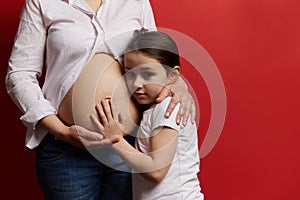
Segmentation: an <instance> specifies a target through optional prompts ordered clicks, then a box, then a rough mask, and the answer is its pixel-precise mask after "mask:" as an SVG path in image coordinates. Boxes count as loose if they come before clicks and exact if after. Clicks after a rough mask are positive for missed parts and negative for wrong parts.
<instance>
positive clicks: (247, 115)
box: [0, 0, 300, 200]
mask: <svg viewBox="0 0 300 200" xmlns="http://www.w3.org/2000/svg"><path fill="white" fill-rule="evenodd" d="M23 2H24V0H10V1H9V2H7V3H6V5H4V4H5V3H4V2H2V6H1V8H0V9H1V11H0V15H1V18H0V21H1V26H0V27H1V33H0V34H1V37H0V39H1V47H0V50H1V54H0V56H1V60H0V62H1V87H0V89H1V91H0V94H1V105H2V109H1V110H2V114H1V126H2V127H3V128H2V140H1V141H2V143H1V155H2V156H1V160H2V161H1V182H2V187H1V188H2V189H1V196H3V197H5V198H4V199H19V198H20V195H21V196H23V197H24V198H26V196H31V197H32V199H42V196H41V192H40V190H39V187H38V184H37V181H36V175H35V164H34V151H31V150H29V149H26V148H25V147H24V134H25V128H24V127H23V125H22V123H21V122H20V121H19V117H20V114H21V113H20V112H19V111H18V110H17V108H16V106H15V105H14V104H13V103H12V101H11V100H10V98H9V97H8V96H7V94H6V91H5V89H4V76H5V73H6V68H7V60H8V57H9V54H10V50H11V47H12V44H13V38H14V35H15V32H16V29H17V24H18V19H19V13H20V10H21V7H22V5H23ZM151 3H152V6H153V9H154V12H155V16H156V21H157V25H158V26H160V27H164V28H169V29H173V30H176V31H179V32H182V33H184V34H186V35H188V36H190V37H192V38H193V39H195V40H196V41H197V42H199V44H201V45H202V46H203V47H204V48H205V49H206V50H207V52H208V53H209V54H210V56H211V57H212V58H213V60H214V61H215V63H216V65H217V66H218V69H219V71H220V73H221V75H222V77H223V81H224V84H225V88H226V93H227V106H228V107H227V116H226V122H225V126H224V129H223V132H222V134H221V137H220V138H219V141H218V142H217V144H216V146H215V147H214V149H213V150H212V151H211V152H210V153H209V154H208V155H207V156H206V157H204V158H203V159H202V160H201V173H200V175H199V177H200V180H201V185H202V189H203V193H204V194H205V196H206V200H220V199H225V200H253V199H255V200H265V199H270V200H282V199H284V200H295V199H300V194H299V192H298V190H299V185H300V172H299V171H300V156H299V153H300V151H299V150H300V148H299V147H300V134H299V133H300V126H299V119H300V117H299V116H298V115H299V111H300V93H299V86H300V78H299V77H300V68H299V66H300V65H299V64H300V56H299V54H300V37H299V36H300V25H299V23H300V22H299V19H300V10H299V8H300V3H299V1H296V0H253V1H246V0H244V1H242V0H227V1H224V0H210V1H204V0H197V1H196V0H185V1H182V0H181V1H179V0H151ZM184 65H188V64H187V63H184ZM183 73H184V75H185V76H186V77H188V78H189V77H190V79H191V80H192V82H193V84H195V87H196V89H197V87H199V88H198V89H199V91H197V97H198V98H199V103H200V104H201V119H202V121H201V123H200V127H199V135H200V140H201V138H203V137H204V136H203V135H202V134H201V133H205V130H206V129H207V126H208V123H209V116H210V103H209V96H208V93H207V91H206V90H205V87H202V86H201V85H202V84H201V83H199V84H198V82H197V81H199V79H195V78H193V77H192V76H191V75H190V74H189V73H188V72H187V71H184V72H183ZM200 82H201V81H200ZM297 189H298V190H297Z"/></svg>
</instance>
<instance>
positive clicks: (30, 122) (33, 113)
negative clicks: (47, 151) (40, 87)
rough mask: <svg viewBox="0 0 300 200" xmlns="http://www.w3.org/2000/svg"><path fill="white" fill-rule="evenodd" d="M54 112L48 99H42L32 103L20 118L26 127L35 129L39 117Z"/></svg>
mask: <svg viewBox="0 0 300 200" xmlns="http://www.w3.org/2000/svg"><path fill="white" fill-rule="evenodd" d="M56 113H57V112H56V109H55V108H54V107H53V106H52V105H51V103H50V101H48V100H46V99H42V100H39V101H37V102H36V103H34V104H33V105H32V106H31V107H30V109H29V110H28V111H27V112H26V113H25V114H24V115H23V116H21V118H20V120H21V121H22V122H23V124H24V125H25V126H26V127H27V128H31V129H35V127H36V125H37V123H38V121H39V120H40V119H42V118H43V117H45V116H48V115H51V114H56Z"/></svg>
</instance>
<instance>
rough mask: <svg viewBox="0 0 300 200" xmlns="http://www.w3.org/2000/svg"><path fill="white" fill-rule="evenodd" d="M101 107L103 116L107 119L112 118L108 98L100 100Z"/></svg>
mask: <svg viewBox="0 0 300 200" xmlns="http://www.w3.org/2000/svg"><path fill="white" fill-rule="evenodd" d="M101 105H102V108H103V110H104V113H105V116H106V118H107V120H108V121H110V120H113V116H112V113H111V108H110V103H109V100H108V99H104V100H102V101H101Z"/></svg>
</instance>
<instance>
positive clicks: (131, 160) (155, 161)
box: [93, 100, 178, 183]
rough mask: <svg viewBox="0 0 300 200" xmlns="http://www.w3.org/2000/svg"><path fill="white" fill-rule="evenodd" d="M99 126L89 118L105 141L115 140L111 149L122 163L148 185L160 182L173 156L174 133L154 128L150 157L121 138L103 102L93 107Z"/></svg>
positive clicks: (108, 108)
mask: <svg viewBox="0 0 300 200" xmlns="http://www.w3.org/2000/svg"><path fill="white" fill-rule="evenodd" d="M96 109H97V111H98V113H99V116H100V120H101V122H100V121H99V120H98V119H97V118H96V117H95V116H93V120H94V122H95V124H96V125H97V126H98V128H99V131H100V132H101V133H102V134H103V135H104V136H105V137H107V138H113V137H118V138H119V142H117V143H115V144H113V145H112V147H113V149H114V150H115V151H116V152H117V153H118V154H119V155H120V156H121V157H122V158H123V159H124V160H125V162H126V163H127V164H128V165H129V166H130V167H131V168H132V169H134V171H135V172H137V173H141V175H142V176H144V177H145V178H146V179H147V180H149V181H151V182H156V183H158V182H160V181H161V180H162V179H163V178H164V177H165V175H166V174H167V172H168V170H169V167H170V165H171V163H172V160H173V158H174V155H175V152H176V146H177V137H178V131H176V130H174V129H172V128H168V127H162V128H157V129H155V131H154V132H153V133H152V134H151V135H153V136H152V137H151V139H150V144H151V145H150V153H149V154H148V155H147V154H144V153H141V152H140V151H138V150H137V149H135V148H134V147H132V146H131V145H130V144H129V143H128V142H127V141H126V140H125V139H124V138H123V134H122V131H121V129H120V128H119V126H120V124H117V123H116V121H115V120H114V117H113V115H112V109H113V108H112V107H111V104H110V101H109V100H103V101H102V102H101V105H97V106H96Z"/></svg>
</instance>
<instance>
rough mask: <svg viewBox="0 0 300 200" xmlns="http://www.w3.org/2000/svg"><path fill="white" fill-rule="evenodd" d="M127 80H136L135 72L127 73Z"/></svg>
mask: <svg viewBox="0 0 300 200" xmlns="http://www.w3.org/2000/svg"><path fill="white" fill-rule="evenodd" d="M126 78H127V79H134V78H135V74H134V73H133V72H127V73H126Z"/></svg>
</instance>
